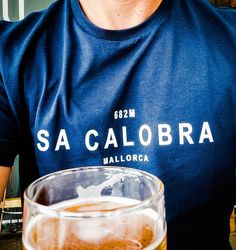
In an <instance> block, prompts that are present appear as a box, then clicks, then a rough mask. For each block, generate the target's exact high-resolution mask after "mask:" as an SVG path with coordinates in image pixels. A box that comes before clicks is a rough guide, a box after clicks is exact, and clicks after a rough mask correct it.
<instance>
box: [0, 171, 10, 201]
mask: <svg viewBox="0 0 236 250" xmlns="http://www.w3.org/2000/svg"><path fill="white" fill-rule="evenodd" d="M10 173H11V167H3V166H0V202H1V201H2V200H3V194H4V190H5V188H6V186H7V182H8V179H9V176H10Z"/></svg>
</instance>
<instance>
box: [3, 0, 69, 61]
mask: <svg viewBox="0 0 236 250" xmlns="http://www.w3.org/2000/svg"><path fill="white" fill-rule="evenodd" d="M66 2H68V0H58V1H56V2H54V3H53V4H51V5H50V6H49V7H48V8H47V9H45V10H42V11H38V12H33V13H31V14H29V15H28V16H26V17H25V18H24V19H23V20H20V21H16V22H8V21H0V47H1V49H0V57H1V56H2V55H1V52H3V53H4V54H5V53H6V52H7V49H9V48H14V47H18V48H19V47H20V46H21V45H23V44H24V43H26V42H27V41H29V40H30V39H31V38H33V37H34V36H35V35H36V36H37V35H40V33H43V32H45V31H47V30H48V29H50V28H52V27H53V25H54V26H56V23H55V22H56V18H58V15H60V13H62V12H63V10H64V4H66Z"/></svg>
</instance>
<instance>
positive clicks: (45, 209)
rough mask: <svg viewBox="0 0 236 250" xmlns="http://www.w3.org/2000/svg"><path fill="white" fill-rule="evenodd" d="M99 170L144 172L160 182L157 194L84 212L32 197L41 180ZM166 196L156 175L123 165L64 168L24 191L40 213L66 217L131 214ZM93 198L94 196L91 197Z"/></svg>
mask: <svg viewBox="0 0 236 250" xmlns="http://www.w3.org/2000/svg"><path fill="white" fill-rule="evenodd" d="M97 170H104V171H105V170H108V171H112V170H113V171H120V172H124V173H125V171H127V172H129V173H133V174H140V175H141V174H142V175H144V176H146V177H147V178H148V179H151V180H152V181H154V182H156V183H158V185H157V186H158V189H157V190H156V192H155V194H153V195H152V196H151V197H148V198H147V199H144V200H142V201H138V203H135V204H132V205H126V206H125V205H124V206H122V207H119V208H116V209H115V210H112V211H82V212H70V211H65V210H59V209H57V208H54V207H50V206H46V205H42V204H40V203H38V202H36V201H33V200H32V199H31V198H30V195H29V191H30V189H32V188H33V187H35V186H36V185H38V184H39V183H40V182H42V181H45V180H49V179H53V178H55V177H57V176H63V175H67V174H71V173H73V172H80V171H81V172H82V171H97ZM163 196H164V184H163V182H162V181H161V180H160V179H159V178H158V177H157V176H155V175H153V174H151V173H148V172H145V171H143V170H140V169H135V168H131V167H122V166H85V167H75V168H70V169H64V170H60V171H56V172H53V173H50V174H47V175H45V176H42V177H40V178H38V179H36V180H35V181H34V182H32V183H31V184H30V185H29V186H28V187H27V188H26V190H25V191H24V202H26V203H28V204H29V205H30V206H31V207H34V208H35V209H37V210H38V212H39V213H40V214H43V215H48V216H52V217H64V218H73V219H75V218H78V219H79V218H81V219H82V218H104V217H112V216H117V215H121V214H129V213H133V212H137V211H139V210H141V209H142V208H145V207H148V205H149V204H151V203H152V202H154V201H156V200H160V198H162V197H163ZM90 198H91V199H92V198H93V197H90Z"/></svg>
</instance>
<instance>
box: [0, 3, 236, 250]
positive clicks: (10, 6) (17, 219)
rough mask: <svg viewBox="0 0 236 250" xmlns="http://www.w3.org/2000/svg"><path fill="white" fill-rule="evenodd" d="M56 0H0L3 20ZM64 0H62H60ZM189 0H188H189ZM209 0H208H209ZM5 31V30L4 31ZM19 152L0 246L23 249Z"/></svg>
mask: <svg viewBox="0 0 236 250" xmlns="http://www.w3.org/2000/svg"><path fill="white" fill-rule="evenodd" d="M54 1H55V0H36V1H35V0H0V20H6V21H17V20H21V19H23V18H24V17H25V16H27V15H28V14H29V13H31V12H34V11H39V10H43V9H45V8H47V7H48V6H49V5H50V4H51V3H52V2H54ZM59 1H60V0H59ZM186 1H187V0H186ZM205 1H207V0H205ZM210 2H212V3H213V4H215V5H218V6H220V7H232V8H236V0H210ZM0 35H1V34H0ZM18 162H19V158H18V156H17V157H16V159H15V163H14V168H13V170H12V173H11V177H10V181H9V184H8V187H7V189H6V192H5V198H4V201H3V202H2V203H0V249H1V250H8V249H9V250H14V249H22V244H21V230H22V207H21V199H20V188H19V173H18V168H19V165H18ZM235 225H236V217H235V215H234V213H232V217H231V220H230V227H231V232H232V233H231V236H230V241H231V243H232V245H233V249H234V250H236V226H235Z"/></svg>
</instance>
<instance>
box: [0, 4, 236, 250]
mask: <svg viewBox="0 0 236 250" xmlns="http://www.w3.org/2000/svg"><path fill="white" fill-rule="evenodd" d="M235 23H236V11H235V10H233V9H228V8H223V9H222V8H217V7H215V6H214V5H212V4H210V3H209V2H208V1H206V0H201V1H200V0H163V1H162V3H161V5H160V7H159V8H158V9H157V10H156V12H155V13H154V14H153V15H152V16H151V17H150V18H149V19H148V20H146V21H145V22H144V23H142V24H140V25H138V26H136V27H133V28H130V29H127V30H120V31H111V30H103V29H101V28H98V27H96V26H95V25H93V24H92V23H91V22H90V21H88V20H87V18H86V17H85V16H84V14H83V11H82V10H81V8H80V6H79V4H78V1H77V0H59V1H57V2H56V3H54V4H53V5H51V6H50V7H49V8H48V9H47V10H45V11H43V12H38V13H34V14H31V15H29V16H28V17H27V18H25V19H24V20H22V21H20V22H15V23H10V22H8V23H7V22H0V165H5V166H10V165H11V164H12V163H13V160H14V157H15V155H16V154H17V153H18V154H20V179H21V188H22V190H24V189H25V187H26V186H27V185H28V184H29V183H30V182H32V181H33V180H34V179H35V178H38V177H39V176H42V175H45V174H48V173H50V172H53V171H57V170H61V169H64V168H72V167H77V166H88V165H90V166H91V165H117V166H128V167H134V168H138V169H142V170H145V171H148V172H150V173H152V174H155V175H157V176H159V177H160V178H161V179H162V180H163V182H164V185H165V199H166V212H167V222H168V249H170V250H172V249H174V250H185V249H186V250H195V249H199V250H211V249H212V250H224V249H230V245H229V241H228V237H229V217H230V213H231V211H232V208H233V204H234V201H235V200H234V199H235V197H234V195H235V166H236V25H235Z"/></svg>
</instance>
